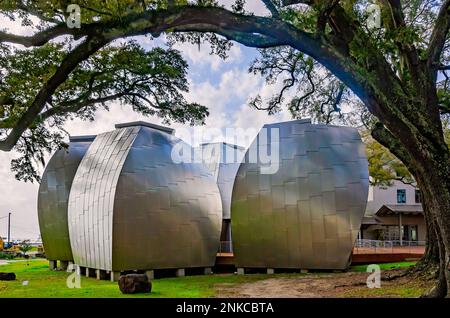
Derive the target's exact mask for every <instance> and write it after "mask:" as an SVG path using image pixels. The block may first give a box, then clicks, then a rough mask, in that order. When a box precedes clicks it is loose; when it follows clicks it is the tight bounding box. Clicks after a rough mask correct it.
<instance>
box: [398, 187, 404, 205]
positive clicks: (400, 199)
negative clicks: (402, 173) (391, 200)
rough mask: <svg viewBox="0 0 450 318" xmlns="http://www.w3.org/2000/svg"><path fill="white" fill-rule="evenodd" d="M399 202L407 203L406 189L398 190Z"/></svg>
mask: <svg viewBox="0 0 450 318" xmlns="http://www.w3.org/2000/svg"><path fill="white" fill-rule="evenodd" d="M397 203H406V190H405V189H398V190H397Z"/></svg>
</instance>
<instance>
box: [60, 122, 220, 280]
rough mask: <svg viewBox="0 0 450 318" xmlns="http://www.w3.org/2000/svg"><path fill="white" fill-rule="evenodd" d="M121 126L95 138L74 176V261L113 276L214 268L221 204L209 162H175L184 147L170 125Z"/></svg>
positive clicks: (71, 223) (71, 214) (71, 224)
mask: <svg viewBox="0 0 450 318" xmlns="http://www.w3.org/2000/svg"><path fill="white" fill-rule="evenodd" d="M116 127H117V129H116V130H114V131H112V132H107V133H104V134H101V135H99V136H98V137H97V138H96V139H95V141H94V142H93V143H92V146H91V147H90V149H89V151H88V152H87V153H86V156H85V157H84V158H83V161H82V162H81V164H80V168H79V170H78V172H77V175H76V177H75V179H74V183H73V186H72V191H71V194H70V202H69V232H70V238H71V244H72V250H73V255H74V261H75V263H76V264H78V265H80V266H84V267H89V268H96V269H103V270H112V271H123V270H148V269H162V268H184V267H210V266H212V265H214V262H215V257H216V252H217V249H218V245H219V236H220V225H221V219H222V206H221V201H220V194H219V190H218V188H217V185H216V183H215V182H214V179H213V178H212V176H211V174H210V173H209V172H208V171H207V169H206V168H205V167H204V166H203V165H202V164H195V163H179V164H178V163H174V162H173V160H172V157H171V155H172V150H173V149H174V147H175V145H176V144H178V143H183V142H182V141H181V140H180V139H178V138H176V137H174V136H173V135H171V130H169V129H168V128H164V127H159V126H156V125H151V124H145V123H131V124H128V125H126V124H124V125H118V126H116ZM183 145H184V147H185V148H184V149H188V151H189V150H190V149H191V148H190V146H188V145H186V144H184V143H183Z"/></svg>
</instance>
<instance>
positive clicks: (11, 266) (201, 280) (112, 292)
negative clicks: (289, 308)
mask: <svg viewBox="0 0 450 318" xmlns="http://www.w3.org/2000/svg"><path fill="white" fill-rule="evenodd" d="M411 265H414V262H403V263H389V264H380V266H381V269H391V268H399V267H406V266H411ZM366 267H367V266H366V265H358V266H353V267H351V269H350V270H352V271H365V270H366ZM0 271H1V272H14V273H15V274H16V277H17V279H16V280H15V281H0V298H1V297H3V298H4V297H43V298H49V297H62V298H69V297H96V298H97V297H99V298H101V297H113V298H114V297H165V298H173V297H186V298H195V297H214V296H215V289H216V287H217V286H218V284H227V285H229V286H235V285H239V284H243V283H249V282H255V281H258V280H263V279H267V278H273V277H276V278H281V277H300V276H303V275H304V274H275V275H265V274H252V275H239V276H238V275H234V274H215V275H200V276H187V277H178V278H163V279H156V280H153V281H152V284H153V287H152V292H151V293H150V294H137V295H124V294H122V293H121V292H120V290H119V287H118V284H117V282H115V283H113V282H109V281H104V280H96V279H94V278H86V277H84V276H83V277H81V288H79V289H78V288H73V289H70V288H68V287H67V285H66V280H67V278H68V277H69V275H70V274H69V273H67V272H64V271H51V270H49V268H48V262H47V261H46V260H43V259H34V260H29V261H26V260H17V261H16V260H15V261H12V262H10V263H8V264H6V265H0ZM314 274H319V275H320V274H321V273H314ZM328 274H329V272H328ZM25 281H27V282H28V284H26V285H24V284H23V283H24V282H25ZM367 292H371V291H367ZM372 292H373V291H372ZM410 292H411V291H410V290H404V289H402V290H399V291H398V294H399V296H408V295H409V293H410ZM348 296H355V295H352V294H351V293H349V295H348Z"/></svg>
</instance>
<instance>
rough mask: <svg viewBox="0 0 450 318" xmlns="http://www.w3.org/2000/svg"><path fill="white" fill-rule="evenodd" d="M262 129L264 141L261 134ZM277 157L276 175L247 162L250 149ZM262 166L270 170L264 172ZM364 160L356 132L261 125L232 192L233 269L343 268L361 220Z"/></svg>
mask: <svg viewBox="0 0 450 318" xmlns="http://www.w3.org/2000/svg"><path fill="white" fill-rule="evenodd" d="M266 132H267V135H268V138H267V139H266V138H262V137H264V135H263V134H265V133H266ZM267 144H271V145H272V152H273V153H272V154H271V155H275V152H274V151H276V149H277V147H278V149H279V152H277V153H279V156H278V158H276V157H277V156H272V157H274V158H273V159H274V161H273V162H272V164H274V165H275V166H276V163H278V164H279V165H278V170H277V171H276V172H275V173H273V174H264V173H261V171H262V168H264V167H265V166H267V164H263V163H262V161H261V153H260V154H258V156H257V158H258V160H257V161H255V162H254V163H249V159H251V158H250V157H252V155H251V154H250V152H251V149H258V147H259V149H260V151H262V154H263V155H264V154H267V149H268V148H267ZM266 168H267V167H266ZM368 184H369V178H368V163H367V159H366V156H365V148H364V144H363V143H362V141H361V138H360V136H359V134H358V131H357V130H356V129H354V128H349V127H336V126H326V125H313V124H311V123H310V121H309V120H297V121H290V122H283V123H276V124H270V125H265V126H264V127H263V129H262V130H261V132H260V133H259V134H258V136H257V138H256V139H255V141H254V142H253V144H252V145H251V147H250V148H249V150H248V151H247V154H246V156H245V160H244V161H243V163H242V164H241V166H240V168H239V171H238V174H237V176H236V181H235V184H234V188H233V197H232V208H231V215H232V218H231V220H232V228H233V247H234V255H235V260H236V265H237V266H238V267H256V268H257V267H267V268H301V269H344V268H346V267H347V266H348V263H349V258H350V254H351V250H352V247H353V244H354V241H355V239H356V236H357V233H358V231H359V227H360V224H361V220H362V218H363V215H364V211H365V207H366V203H367V194H368Z"/></svg>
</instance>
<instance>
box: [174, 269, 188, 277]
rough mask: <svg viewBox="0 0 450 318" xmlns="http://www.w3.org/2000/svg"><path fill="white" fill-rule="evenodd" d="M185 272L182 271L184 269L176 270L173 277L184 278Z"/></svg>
mask: <svg viewBox="0 0 450 318" xmlns="http://www.w3.org/2000/svg"><path fill="white" fill-rule="evenodd" d="M185 274H186V273H185V271H184V268H179V269H177V271H176V273H175V276H177V277H183V276H185Z"/></svg>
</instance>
